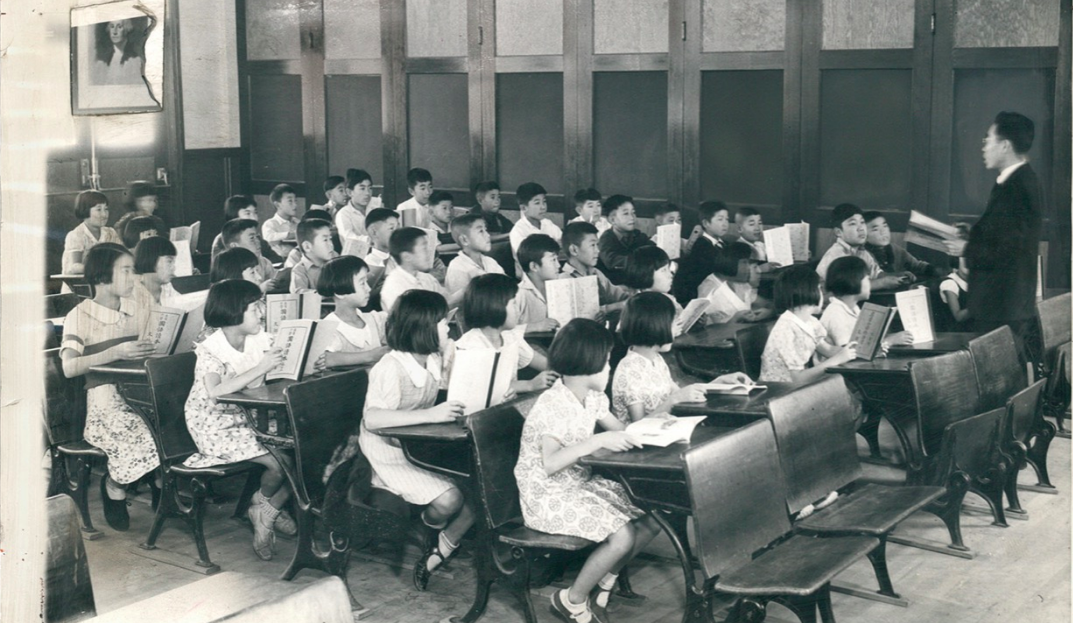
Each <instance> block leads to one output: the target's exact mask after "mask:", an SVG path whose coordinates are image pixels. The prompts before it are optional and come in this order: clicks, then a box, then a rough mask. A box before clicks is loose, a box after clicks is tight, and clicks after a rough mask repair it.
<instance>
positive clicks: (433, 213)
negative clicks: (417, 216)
mask: <svg viewBox="0 0 1073 623" xmlns="http://www.w3.org/2000/svg"><path fill="white" fill-rule="evenodd" d="M454 199H455V198H454V196H453V195H451V193H449V192H447V191H446V190H434V191H432V194H431V195H429V198H428V228H429V229H432V230H435V232H436V236H437V237H438V238H439V241H440V244H451V243H452V242H454V239H452V238H451V218H452V217H453V216H454Z"/></svg>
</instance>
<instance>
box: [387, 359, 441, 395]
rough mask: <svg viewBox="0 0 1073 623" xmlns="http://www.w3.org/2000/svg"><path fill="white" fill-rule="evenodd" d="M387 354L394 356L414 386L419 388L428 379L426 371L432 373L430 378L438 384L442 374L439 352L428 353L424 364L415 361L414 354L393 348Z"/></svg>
mask: <svg viewBox="0 0 1073 623" xmlns="http://www.w3.org/2000/svg"><path fill="white" fill-rule="evenodd" d="M387 356H388V357H394V358H395V360H396V361H398V362H399V364H400V365H401V366H402V369H403V370H405V371H406V374H408V375H409V376H410V381H411V382H413V384H414V387H418V388H421V387H424V386H425V381H426V380H427V379H428V375H427V374H426V372H427V373H428V374H431V375H432V380H434V381H435V382H436V384H437V385H438V384H439V382H440V378H441V377H442V374H443V362H442V360H441V359H440V354H439V353H432V354H431V355H429V356H428V359H426V360H425V365H424V366H422V365H421V364H419V363H417V359H414V356H413V355H412V354H410V353H404V352H401V351H397V350H393V351H391V352H390V353H388V354H387Z"/></svg>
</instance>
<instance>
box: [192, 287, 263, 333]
mask: <svg viewBox="0 0 1073 623" xmlns="http://www.w3.org/2000/svg"><path fill="white" fill-rule="evenodd" d="M259 300H261V288H259V287H257V285H255V284H252V283H250V282H249V281H246V280H245V279H227V280H225V281H221V282H219V283H216V284H213V286H212V287H211V288H209V298H208V300H206V301H205V324H206V325H208V326H210V327H216V328H217V329H220V328H223V327H233V326H235V325H240V324H242V317H243V315H245V313H246V308H247V307H249V306H250V303H255V302H257V301H259Z"/></svg>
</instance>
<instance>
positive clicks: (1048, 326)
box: [1037, 292, 1073, 358]
mask: <svg viewBox="0 0 1073 623" xmlns="http://www.w3.org/2000/svg"><path fill="white" fill-rule="evenodd" d="M1071 304H1073V294H1071V293H1069V292H1066V293H1065V294H1063V295H1061V296H1056V297H1053V298H1049V299H1047V300H1044V301H1040V302H1039V305H1038V306H1037V307H1038V309H1039V327H1040V338H1041V339H1042V340H1043V356H1044V358H1046V357H1047V356H1048V355H1050V353H1051V351H1052V350H1054V349H1055V348H1057V347H1058V346H1061V345H1062V344H1065V343H1066V342H1068V341H1070V339H1073V338H1071V329H1070V314H1071V312H1070V305H1071Z"/></svg>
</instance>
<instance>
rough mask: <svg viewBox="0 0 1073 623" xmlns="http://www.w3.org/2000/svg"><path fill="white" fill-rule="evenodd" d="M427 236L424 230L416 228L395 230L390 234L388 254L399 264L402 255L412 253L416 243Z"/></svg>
mask: <svg viewBox="0 0 1073 623" xmlns="http://www.w3.org/2000/svg"><path fill="white" fill-rule="evenodd" d="M427 236H428V234H426V233H425V230H423V229H419V228H417V227H402V228H400V229H396V230H395V231H393V232H391V239H390V240H388V253H390V254H391V257H392V258H394V259H395V262H397V263H401V262H402V254H403V253H413V252H414V246H416V245H417V241H418V240H420V239H421V238H425V237H427Z"/></svg>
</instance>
